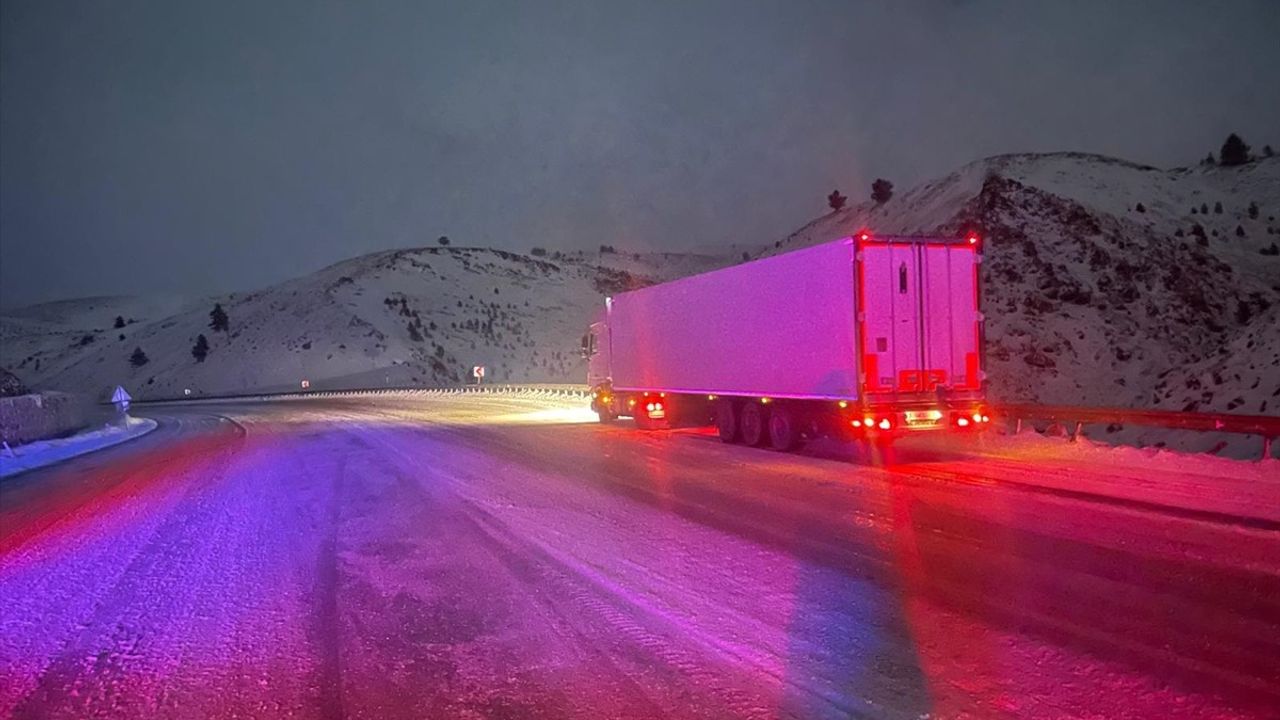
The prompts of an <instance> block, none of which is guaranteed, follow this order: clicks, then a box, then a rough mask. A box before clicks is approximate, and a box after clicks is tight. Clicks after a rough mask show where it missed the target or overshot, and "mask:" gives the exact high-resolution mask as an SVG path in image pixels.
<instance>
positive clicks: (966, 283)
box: [859, 240, 981, 399]
mask: <svg viewBox="0 0 1280 720" xmlns="http://www.w3.org/2000/svg"><path fill="white" fill-rule="evenodd" d="M859 258H860V260H859V293H860V295H859V297H860V302H861V309H860V312H859V318H860V320H861V344H862V370H863V387H864V389H865V390H866V392H867V393H868V394H869V395H880V396H882V399H883V396H886V395H891V396H893V397H895V398H902V397H903V396H904V395H906V396H910V395H935V394H936V393H937V392H938V390H939V389H940V388H941V389H944V390H949V391H960V390H978V389H980V388H981V365H980V354H979V352H980V351H979V344H980V342H981V316H980V315H979V313H978V293H977V289H978V284H977V283H978V277H977V271H978V253H977V248H976V246H974V245H970V244H967V243H956V242H929V241H902V240H897V241H887V242H879V241H872V242H863V243H862V244H861V246H860V252H859Z"/></svg>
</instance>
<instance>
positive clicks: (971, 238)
mask: <svg viewBox="0 0 1280 720" xmlns="http://www.w3.org/2000/svg"><path fill="white" fill-rule="evenodd" d="M969 244H970V245H977V244H978V236H977V235H970V236H969Z"/></svg>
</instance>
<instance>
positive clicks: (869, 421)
mask: <svg viewBox="0 0 1280 720" xmlns="http://www.w3.org/2000/svg"><path fill="white" fill-rule="evenodd" d="M862 422H864V423H866V425H867V427H871V426H872V425H875V424H876V419H875V418H873V417H871V416H870V415H868V416H866V417H864V418H862Z"/></svg>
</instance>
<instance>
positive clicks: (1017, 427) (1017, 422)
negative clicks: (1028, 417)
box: [1013, 418, 1022, 435]
mask: <svg viewBox="0 0 1280 720" xmlns="http://www.w3.org/2000/svg"><path fill="white" fill-rule="evenodd" d="M1013 434H1014V435H1021V434H1022V418H1015V419H1014V421H1013Z"/></svg>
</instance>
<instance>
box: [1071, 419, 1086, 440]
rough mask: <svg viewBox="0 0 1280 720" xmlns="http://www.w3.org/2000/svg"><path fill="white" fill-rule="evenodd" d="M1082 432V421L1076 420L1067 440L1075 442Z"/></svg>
mask: <svg viewBox="0 0 1280 720" xmlns="http://www.w3.org/2000/svg"><path fill="white" fill-rule="evenodd" d="M1082 434H1084V423H1082V422H1076V429H1075V430H1072V431H1071V438H1070V440H1069V442H1075V441H1077V440H1079V439H1080V436H1081V435H1082Z"/></svg>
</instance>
